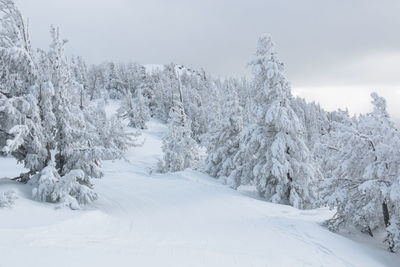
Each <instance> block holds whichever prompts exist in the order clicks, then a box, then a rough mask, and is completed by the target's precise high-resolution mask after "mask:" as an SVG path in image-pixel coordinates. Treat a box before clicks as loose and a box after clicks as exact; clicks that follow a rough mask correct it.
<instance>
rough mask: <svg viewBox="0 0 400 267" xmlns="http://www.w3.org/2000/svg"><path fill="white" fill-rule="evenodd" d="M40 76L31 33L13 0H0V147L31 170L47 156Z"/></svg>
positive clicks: (39, 165)
mask: <svg viewBox="0 0 400 267" xmlns="http://www.w3.org/2000/svg"><path fill="white" fill-rule="evenodd" d="M38 86H39V85H38V75H37V68H36V66H35V62H34V57H33V53H32V50H31V46H30V41H29V34H28V29H27V27H26V24H25V22H24V20H23V18H22V15H21V13H20V12H19V10H18V9H17V7H16V6H15V3H14V1H12V0H1V1H0V149H1V151H2V153H6V154H10V153H11V154H12V155H13V156H14V157H15V158H16V159H17V160H18V161H20V162H23V163H24V165H25V167H26V168H27V169H29V170H30V171H29V173H28V174H26V175H22V176H21V177H20V179H19V180H20V181H24V182H26V181H27V180H28V179H29V176H30V175H32V174H33V173H35V172H36V171H37V170H40V169H41V168H43V162H44V161H45V159H46V157H47V153H46V149H45V148H44V146H43V145H42V144H43V138H44V137H43V134H42V133H43V131H42V128H41V126H42V125H41V123H40V115H39V109H38V105H37V104H38V97H39V96H38Z"/></svg>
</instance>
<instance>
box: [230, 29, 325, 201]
mask: <svg viewBox="0 0 400 267" xmlns="http://www.w3.org/2000/svg"><path fill="white" fill-rule="evenodd" d="M251 65H252V67H253V74H254V75H255V78H254V84H253V86H254V87H255V88H256V90H255V92H256V94H257V95H256V96H255V98H254V99H255V103H254V110H253V112H254V114H255V116H256V120H257V123H256V124H254V125H252V126H250V127H247V128H246V129H245V130H244V133H243V136H242V140H241V147H240V149H239V152H238V153H237V155H236V164H237V166H236V170H235V172H233V173H232V174H231V175H232V178H231V179H232V181H236V183H237V185H238V184H240V183H242V182H243V180H246V179H248V178H247V177H246V176H249V175H250V177H251V179H253V180H254V183H255V184H256V185H257V190H258V192H259V194H260V195H261V196H263V197H265V198H266V199H267V200H270V201H272V202H275V203H282V204H290V205H292V206H294V207H297V208H309V207H312V205H313V202H314V198H315V197H314V191H313V184H314V182H315V179H316V178H317V175H318V171H317V170H316V169H315V168H314V166H313V165H312V164H311V153H310V151H309V149H308V148H307V146H306V143H305V138H306V137H305V129H304V126H303V125H302V123H301V121H300V120H299V118H298V117H297V115H296V113H295V112H294V111H293V109H292V107H291V99H292V96H291V92H290V86H289V84H288V82H287V81H286V79H285V77H284V76H283V64H282V63H281V62H280V61H279V60H278V58H277V55H276V53H275V49H274V43H273V42H272V39H271V37H270V36H269V35H263V36H261V37H260V39H259V41H258V48H257V52H256V59H255V60H254V61H253V62H252V63H251Z"/></svg>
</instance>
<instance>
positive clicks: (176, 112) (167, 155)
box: [159, 87, 198, 172]
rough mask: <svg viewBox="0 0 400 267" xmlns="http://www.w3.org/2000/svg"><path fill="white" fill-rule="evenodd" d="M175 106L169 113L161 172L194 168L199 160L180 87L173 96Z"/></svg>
mask: <svg viewBox="0 0 400 267" xmlns="http://www.w3.org/2000/svg"><path fill="white" fill-rule="evenodd" d="M172 101H173V106H172V108H171V111H170V113H169V120H168V132H167V134H166V135H165V136H164V138H163V146H162V150H163V152H164V157H163V160H162V161H160V163H159V171H160V172H177V171H182V170H184V169H186V168H189V167H193V164H194V163H195V162H196V160H197V159H198V147H197V143H196V141H195V140H193V138H192V136H191V130H190V129H191V128H190V123H191V122H190V120H189V119H187V117H186V114H185V110H184V108H183V95H182V91H181V90H180V87H178V92H174V93H173V96H172Z"/></svg>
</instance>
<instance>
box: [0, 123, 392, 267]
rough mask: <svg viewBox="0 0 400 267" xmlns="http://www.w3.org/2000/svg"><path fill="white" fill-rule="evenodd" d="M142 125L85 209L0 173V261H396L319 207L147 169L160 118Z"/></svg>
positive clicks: (7, 266)
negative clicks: (10, 204)
mask: <svg viewBox="0 0 400 267" xmlns="http://www.w3.org/2000/svg"><path fill="white" fill-rule="evenodd" d="M148 126H149V129H148V130H146V131H144V133H143V135H142V137H141V138H143V139H145V140H146V142H145V144H144V146H143V147H139V148H132V149H130V150H129V152H128V153H127V155H126V157H127V159H128V160H118V161H114V162H112V161H107V162H105V164H104V169H105V177H104V178H103V179H99V180H95V187H96V190H97V192H98V194H99V200H98V201H96V202H95V203H94V204H93V205H92V206H88V207H87V209H86V210H82V211H71V210H69V209H58V210H54V209H53V207H54V206H53V205H52V204H47V203H40V202H34V201H31V200H30V192H29V188H27V187H26V186H24V185H19V184H17V183H15V182H11V181H9V180H4V179H2V180H1V182H0V183H1V188H2V190H3V189H7V188H16V191H17V195H18V199H17V201H16V206H15V207H14V209H12V210H8V209H3V210H1V211H0V236H1V239H0V247H1V252H2V253H1V261H0V266H1V267H12V266H26V264H28V263H29V266H32V267H35V266H51V265H53V264H54V263H55V262H57V266H85V267H86V266H110V265H113V266H174V267H176V266H185V267H187V266H218V267H221V266H230V267H231V266H398V265H397V264H396V262H399V260H400V259H399V256H398V255H392V254H388V253H387V252H386V251H385V250H384V249H383V248H382V249H376V246H375V245H371V247H368V246H366V245H361V244H359V243H358V242H355V241H352V240H350V239H347V238H345V237H343V236H340V235H338V234H335V233H332V232H330V231H328V230H327V229H325V228H324V227H322V226H321V225H320V223H321V222H322V221H324V220H325V219H327V218H329V217H330V216H331V215H332V214H331V212H330V211H328V210H326V209H317V210H309V211H302V210H297V209H295V208H292V207H289V206H283V205H277V204H271V203H267V202H265V201H261V200H257V199H254V198H251V197H249V196H247V194H243V193H240V192H237V191H234V190H232V189H230V188H227V187H226V186H224V185H222V184H221V183H220V182H219V180H215V179H213V178H211V177H209V176H207V175H205V174H201V173H199V172H196V171H193V170H186V171H183V172H178V173H174V174H171V173H169V174H158V173H152V172H151V170H153V169H154V168H155V166H156V164H157V161H158V159H159V158H160V157H161V148H160V146H161V137H162V135H163V134H164V132H165V130H166V127H165V125H164V124H161V123H159V122H157V121H150V122H149V124H148ZM0 162H1V165H2V166H4V164H6V165H9V164H10V162H9V161H8V160H7V159H6V160H4V159H1V160H0Z"/></svg>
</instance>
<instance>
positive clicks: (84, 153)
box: [0, 0, 134, 209]
mask: <svg viewBox="0 0 400 267" xmlns="http://www.w3.org/2000/svg"><path fill="white" fill-rule="evenodd" d="M0 12H1V18H0V21H1V28H0V33H1V35H0V55H1V56H0V71H1V74H0V77H1V78H0V79H1V80H0V144H1V147H2V149H1V151H2V153H4V154H11V155H13V156H14V157H15V158H16V159H17V160H18V161H20V162H22V163H23V164H24V166H25V168H27V169H28V170H29V172H28V173H24V174H21V176H20V177H17V178H15V179H16V180H18V181H20V182H23V183H30V184H32V185H33V187H34V189H33V197H34V198H35V199H37V200H40V201H49V202H57V203H60V204H61V205H66V206H69V207H71V208H73V209H77V208H79V205H81V204H87V203H90V202H92V201H93V200H95V199H96V197H97V196H96V193H95V192H94V191H93V190H92V184H91V182H90V179H91V178H99V177H101V176H102V175H103V174H102V172H101V160H102V159H110V158H118V157H121V156H122V151H123V150H124V149H125V148H126V147H127V146H128V144H133V142H134V138H133V136H130V135H129V134H122V135H113V136H111V135H110V132H104V131H112V130H113V129H112V128H111V127H108V125H109V124H110V123H115V120H114V121H113V122H111V121H110V120H108V119H107V118H105V113H104V112H103V113H101V112H98V111H99V110H98V109H99V108H100V106H96V103H95V102H89V101H87V95H86V92H84V85H85V83H84V81H83V79H84V77H85V75H84V74H83V73H82V72H83V71H84V69H83V68H81V69H75V75H74V74H73V73H74V72H73V67H72V65H71V64H69V63H68V61H67V59H66V57H65V56H64V46H65V43H66V41H65V40H62V39H61V36H60V33H59V30H58V29H56V28H54V27H51V31H50V33H51V38H52V42H51V44H50V48H49V49H48V51H42V50H39V51H37V52H34V51H32V49H31V46H30V41H29V34H28V32H27V28H26V24H25V23H24V20H23V19H22V16H21V13H20V12H19V11H18V9H17V8H16V6H15V4H14V3H13V1H11V0H2V1H0ZM78 77H79V78H80V79H78ZM102 115H103V118H101V116H102Z"/></svg>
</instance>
